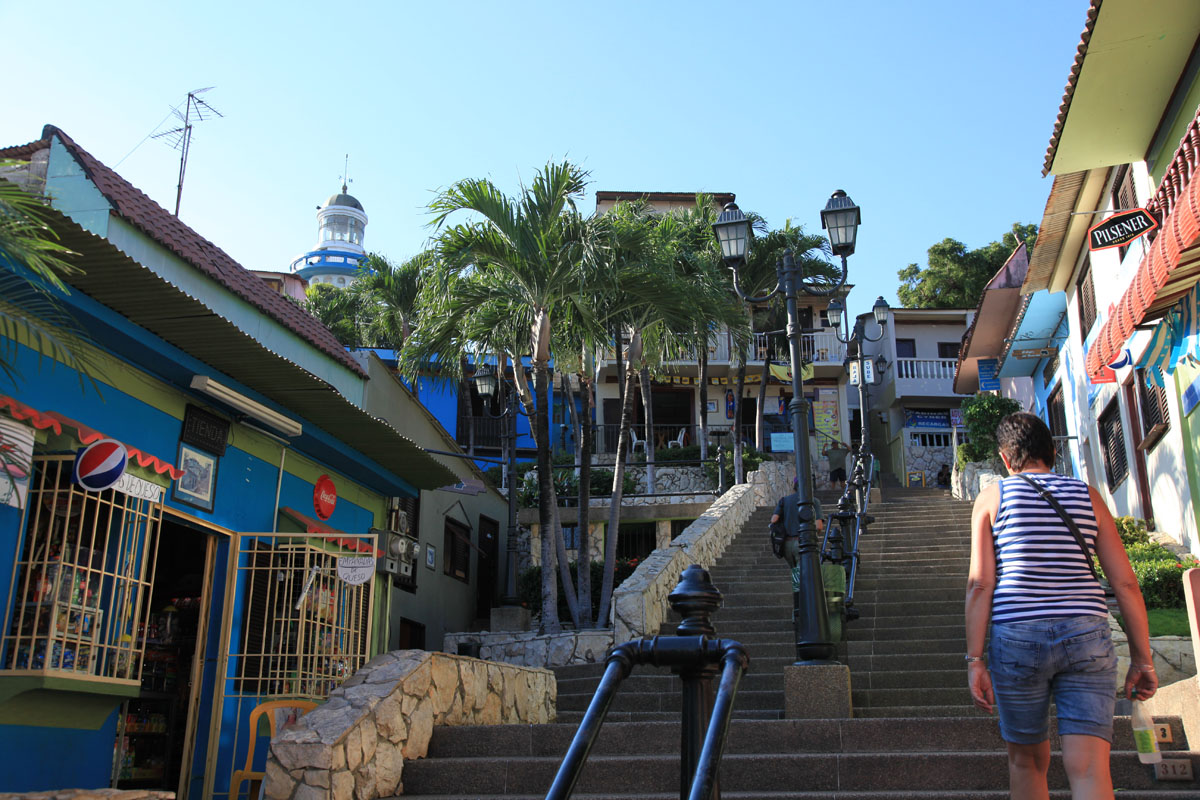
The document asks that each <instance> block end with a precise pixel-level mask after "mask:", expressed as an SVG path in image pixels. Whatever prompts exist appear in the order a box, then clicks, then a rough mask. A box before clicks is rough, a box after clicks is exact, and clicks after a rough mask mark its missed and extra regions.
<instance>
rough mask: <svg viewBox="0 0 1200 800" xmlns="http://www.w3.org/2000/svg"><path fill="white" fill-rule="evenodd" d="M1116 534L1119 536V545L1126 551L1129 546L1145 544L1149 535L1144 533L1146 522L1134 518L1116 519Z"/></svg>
mask: <svg viewBox="0 0 1200 800" xmlns="http://www.w3.org/2000/svg"><path fill="white" fill-rule="evenodd" d="M1113 521H1114V522H1116V523H1117V533H1119V534H1121V544H1123V545H1125V547H1126V548H1127V549H1128V547H1129V545H1131V544H1146V543H1147V542H1149V541H1150V534H1149V533H1148V532H1147V531H1146V521H1145V520H1144V519H1138V518H1136V517H1116V518H1114V520H1113Z"/></svg>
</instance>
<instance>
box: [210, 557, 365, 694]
mask: <svg viewBox="0 0 1200 800" xmlns="http://www.w3.org/2000/svg"><path fill="white" fill-rule="evenodd" d="M238 548H239V552H238V564H239V566H238V573H239V583H241V584H242V586H243V591H244V597H245V603H244V606H243V614H242V624H241V626H240V628H241V635H240V642H239V643H238V644H239V645H240V646H238V647H237V648H236V651H235V652H231V653H230V657H231V660H233V661H235V664H236V667H235V673H234V682H235V685H236V686H237V688H238V689H239V690H240V691H241V692H242V693H243V694H253V695H258V696H261V697H307V698H313V699H317V698H323V697H325V696H326V695H328V694H329V692H331V691H333V689H334V688H336V687H337V686H338V685H339V684H340V683H341V682H342V681H343V680H345V679H346V678H348V677H350V676H351V675H353V674H354V672H355V670H357V669H358V668H359V667H361V666H362V665H363V664H364V663H365V662H366V660H367V658H369V653H370V618H371V591H370V589H371V586H372V581H370V580H369V581H367V582H366V583H363V584H358V585H352V584H349V583H346V582H345V581H343V580H341V579H339V578H338V574H337V559H338V556H339V554H343V555H345V554H346V553H344V552H343V553H339V552H338V549H337V548H327V547H324V546H322V545H321V544H314V543H312V540H310V539H309V538H308V536H307V535H304V536H288V535H283V534H279V535H276V536H273V537H270V538H255V537H250V536H243V537H239V540H238ZM371 548H372V551H373V550H374V537H371Z"/></svg>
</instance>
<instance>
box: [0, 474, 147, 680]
mask: <svg viewBox="0 0 1200 800" xmlns="http://www.w3.org/2000/svg"><path fill="white" fill-rule="evenodd" d="M73 465H74V459H73V458H72V457H70V456H67V457H63V456H51V457H37V458H35V459H34V464H33V467H34V473H33V476H32V480H31V481H30V486H29V488H30V491H29V494H28V497H27V505H26V511H25V515H26V520H27V524H26V528H25V537H24V542H23V544H22V545H21V547H19V548H18V549H17V553H16V562H15V563H14V564H13V581H12V595H11V596H10V598H9V600H10V602H9V606H8V607H9V611H10V615H11V616H10V619H11V622H10V624H9V628H8V630H7V632H5V634H4V636H3V643H2V644H3V647H2V648H0V649H2V650H3V652H4V662H3V669H4V670H16V671H19V672H23V673H26V674H29V673H38V674H42V675H47V674H48V675H52V676H55V677H60V678H62V677H67V678H81V679H85V680H95V681H104V682H110V683H117V684H123V685H125V686H137V685H138V683H139V682H140V681H141V678H142V657H143V653H144V651H145V648H146V639H145V636H146V633H145V631H146V628H147V627H148V626H147V622H148V618H149V612H150V592H149V589H150V583H151V581H152V580H153V569H152V568H150V567H151V565H152V564H153V563H154V559H155V556H156V553H157V547H158V532H159V525H160V523H161V520H162V504H161V502H151V501H149V500H144V499H141V498H137V497H133V496H132V495H127V494H122V493H120V492H118V491H116V490H115V489H107V490H105V491H102V492H87V491H84V490H83V489H81V488H80V487H79V486H77V485H76V484H75V483H73V482H72V478H71V474H72V468H73Z"/></svg>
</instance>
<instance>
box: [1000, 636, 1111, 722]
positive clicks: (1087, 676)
mask: <svg viewBox="0 0 1200 800" xmlns="http://www.w3.org/2000/svg"><path fill="white" fill-rule="evenodd" d="M990 639H991V641H990V642H989V644H988V669H989V671H990V672H991V676H992V689H993V691H994V692H995V694H996V706H997V710H998V711H999V716H1000V735H1001V736H1002V737H1003V738H1004V741H1006V742H1012V743H1014V744H1037V743H1039V742H1042V741H1045V740H1046V738H1047V737H1048V736H1049V724H1048V719H1047V717H1048V712H1049V710H1050V700H1051V698H1053V700H1054V704H1055V706H1056V708H1057V713H1056V716H1057V718H1058V733H1059V735H1062V734H1084V735H1087V736H1098V737H1100V738H1101V739H1105V740H1107V741H1109V742H1112V731H1113V707H1114V706H1115V704H1116V685H1117V683H1116V681H1117V656H1116V653H1115V652H1114V650H1113V644H1112V636H1111V634H1110V633H1109V629H1108V618H1107V617H1096V616H1078V617H1055V618H1053V619H1037V620H1028V621H1022V622H994V623H992V626H991V637H990Z"/></svg>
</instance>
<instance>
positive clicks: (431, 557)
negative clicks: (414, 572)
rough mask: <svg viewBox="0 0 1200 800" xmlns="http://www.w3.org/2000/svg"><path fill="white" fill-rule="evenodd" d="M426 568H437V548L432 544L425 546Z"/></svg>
mask: <svg viewBox="0 0 1200 800" xmlns="http://www.w3.org/2000/svg"><path fill="white" fill-rule="evenodd" d="M425 566H426V567H428V568H429V569H435V568H436V567H437V548H436V547H434V546H433V545H431V544H427V545H425Z"/></svg>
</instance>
